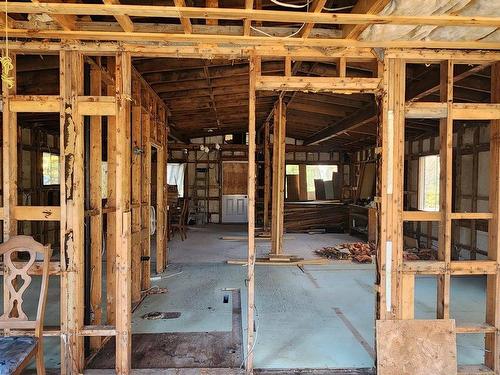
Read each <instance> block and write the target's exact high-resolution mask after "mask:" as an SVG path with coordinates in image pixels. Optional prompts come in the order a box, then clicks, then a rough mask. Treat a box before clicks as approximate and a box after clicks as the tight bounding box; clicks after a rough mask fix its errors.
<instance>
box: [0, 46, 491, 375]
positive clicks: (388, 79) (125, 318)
mask: <svg viewBox="0 0 500 375" xmlns="http://www.w3.org/2000/svg"><path fill="white" fill-rule="evenodd" d="M123 46H124V45H117V44H111V43H106V42H103V43H101V44H96V43H85V44H81V45H74V44H71V43H70V44H68V45H66V46H65V48H67V49H63V50H61V44H59V43H51V42H27V43H22V44H21V43H17V44H16V43H13V45H12V48H13V49H14V51H19V52H28V51H37V52H42V51H49V52H59V51H60V56H61V93H60V95H61V97H59V96H56V97H37V96H31V97H30V98H17V99H21V102H19V101H18V103H17V104H16V105H17V108H18V109H16V110H17V111H19V108H24V110H26V111H28V110H33V109H34V108H35V109H38V110H40V105H39V103H40V102H42V101H43V102H45V103H47V107H46V108H47V109H50V110H51V111H54V112H59V113H60V115H61V130H63V131H62V133H64V134H65V137H64V138H63V137H62V139H61V153H62V155H63V156H62V161H61V171H62V172H63V173H62V174H61V175H62V176H64V179H62V181H61V198H64V199H61V206H60V208H59V210H60V220H61V244H62V246H63V247H64V250H63V251H64V256H63V257H62V258H61V264H60V269H61V271H60V274H61V284H62V290H61V301H62V312H61V317H62V325H61V332H60V335H61V340H62V346H63V358H62V368H61V370H62V373H79V372H81V371H82V370H83V347H82V337H83V336H117V357H116V358H117V363H116V372H117V373H118V374H128V373H130V367H131V363H130V344H131V342H130V318H131V302H132V290H133V285H132V284H131V283H130V278H129V277H130V273H131V269H130V267H131V264H132V263H131V262H132V260H131V254H132V252H131V244H132V243H134V241H133V240H132V230H133V229H132V226H133V225H135V226H134V227H135V228H136V227H137V222H134V204H137V202H135V201H134V198H133V197H134V191H133V187H132V192H130V191H129V190H130V188H131V186H130V185H128V184H127V183H126V182H125V181H128V178H129V177H130V173H132V174H133V172H131V168H134V167H135V164H132V165H133V166H132V167H130V166H129V164H130V163H133V162H132V159H133V156H132V155H131V152H133V149H131V148H127V147H126V145H127V144H128V142H129V140H130V139H132V141H134V130H133V128H132V129H131V128H129V127H128V126H125V125H123V124H127V123H128V124H130V121H131V120H130V118H129V116H130V111H129V107H130V106H131V105H132V103H133V102H134V99H133V96H134V89H133V88H134V87H135V86H134V84H133V77H132V68H131V65H130V60H131V56H132V55H134V56H136V55H147V54H148V53H149V54H154V55H155V56H161V55H164V56H165V55H167V56H177V57H178V56H191V57H193V56H197V57H207V56H209V57H214V56H217V55H219V56H220V55H223V56H234V55H235V54H238V53H240V54H241V53H242V51H243V50H244V53H243V54H242V55H244V56H251V57H250V84H249V145H248V146H249V147H248V149H249V153H248V159H249V160H248V161H249V168H248V196H249V203H248V219H249V224H248V230H249V236H248V269H247V272H248V273H247V283H248V284H247V285H248V312H247V313H248V320H247V327H252V328H251V329H247V353H248V355H247V358H246V365H247V366H246V368H247V371H248V373H251V372H252V370H253V361H252V357H253V349H254V331H253V326H254V293H255V284H254V283H255V279H254V266H255V238H254V232H255V149H256V146H255V130H256V129H255V126H256V124H255V90H257V89H276V90H284V89H288V90H302V89H305V88H307V89H308V90H318V91H325V90H326V91H328V90H341V91H342V90H343V91H344V92H353V91H356V90H357V88H360V89H363V90H364V92H366V90H368V91H369V92H373V93H377V94H380V92H382V93H383V104H382V125H381V127H382V138H381V146H382V148H381V152H382V157H381V174H380V184H379V185H380V209H381V215H380V238H379V254H378V255H379V256H378V262H379V264H378V270H379V272H380V275H379V280H378V281H379V283H378V296H379V299H378V306H379V310H378V318H379V319H404V318H409V319H411V318H412V308H413V306H412V304H413V280H414V277H415V275H416V274H433V275H440V276H441V277H442V278H443V281H442V283H441V285H442V286H441V290H442V292H441V297H440V298H441V301H440V304H441V308H440V311H441V312H440V315H441V316H443V317H444V316H446V314H447V309H448V307H447V306H446V302H447V297H446V293H447V292H449V282H447V278H448V277H449V276H451V275H461V274H487V275H488V276H487V277H488V283H487V288H488V289H487V296H488V299H487V301H488V302H487V303H488V305H487V316H486V320H487V325H485V326H481V327H459V328H457V330H458V331H460V332H484V333H485V334H486V335H487V342H486V345H487V349H488V351H489V352H488V353H491V354H487V356H486V362H487V365H488V366H489V367H490V368H492V369H494V371H496V372H497V373H498V371H499V370H498V369H499V364H498V357H499V356H498V330H499V328H500V327H499V324H500V321H499V320H500V319H499V316H498V315H499V314H498V301H499V294H500V293H499V290H500V286H499V271H498V270H499V264H498V262H499V258H498V256H497V253H498V248H499V247H500V243H499V237H498V232H499V230H500V226H499V222H500V220H499V214H500V203H499V202H500V198H499V196H500V192H499V187H500V170H499V168H500V167H499V165H500V163H499V162H498V160H499V159H500V156H499V155H500V141H499V137H500V136H499V130H498V129H499V128H500V125H499V118H500V116H496V115H494V114H495V113H498V102H499V101H500V99H499V97H498V95H499V94H498V91H499V89H498V87H499V83H498V74H495V75H492V76H493V77H495V78H494V80H493V82H492V86H493V87H492V89H493V91H494V95H493V97H494V98H495V103H494V104H491V105H481V106H480V105H467V106H466V105H459V104H458V103H452V102H451V101H450V90H451V88H450V87H449V86H450V85H449V81H450V79H449V77H450V74H451V73H450V72H451V71H452V66H453V63H458V62H466V63H474V62H477V61H488V60H492V59H497V60H500V58H498V55H495V53H492V54H482V53H476V52H471V53H468V52H466V51H464V52H462V51H444V52H443V51H432V50H423V51H420V50H419V51H416V50H387V51H386V54H385V61H384V63H383V64H381V66H382V67H383V73H382V74H381V75H380V76H379V77H377V78H371V79H369V80H370V81H363V82H360V81H359V79H354V78H351V79H349V77H347V78H343V80H342V82H341V81H340V80H334V79H328V80H311V81H310V82H309V84H307V81H308V78H306V77H303V81H302V82H297V80H294V79H289V78H284V77H276V78H275V77H271V78H269V77H266V78H265V79H262V77H259V76H260V68H259V67H260V58H261V55H259V53H258V52H259V51H262V55H267V56H269V55H273V56H275V55H279V56H284V55H288V56H290V55H293V53H294V52H291V51H290V50H288V49H287V48H284V47H283V46H281V47H279V46H278V48H277V50H276V51H270V50H268V49H267V48H261V47H258V48H255V49H253V50H251V51H250V49H248V48H244V49H243V48H239V47H238V48H234V49H228V48H226V47H214V49H213V50H210V47H207V48H206V49H204V50H203V51H201V52H200V50H198V49H197V48H194V47H191V46H186V47H177V46H174V47H170V46H166V47H164V46H151V47H147V48H143V47H144V46H142V48H141V46H139V47H137V46H135V45H133V44H126V45H125V48H123ZM282 47H283V48H282ZM264 50H267V52H266V51H264ZM356 52H358V51H356V50H355V49H353V50H350V52H349V53H352V55H353V56H352V57H353V58H356V57H359V55H356ZM295 53H296V54H297V55H298V56H297V58H299V59H300V58H304V56H306V57H307V58H310V57H311V56H312V58H313V59H333V58H337V57H339V54H340V53H339V52H338V51H337V52H335V51H334V52H324V51H323V52H318V51H315V50H314V49H309V48H300V47H298V49H297V50H295ZM84 54H89V55H94V56H99V55H103V56H104V55H108V56H109V55H113V56H115V58H116V66H115V67H114V69H113V71H115V72H116V74H115V82H114V86H115V87H114V92H112V90H110V91H108V95H107V96H105V97H103V98H101V97H99V98H95V97H83V96H82V93H81V87H79V86H80V81H81V80H80V81H79V80H78V78H81V76H80V74H82V65H83V58H84V56H83V55H84ZM325 54H326V55H325ZM342 54H343V56H342V57H345V56H344V53H342ZM449 60H452V63H450V62H449ZM14 61H15V59H14ZM409 61H419V62H432V61H439V62H442V61H446V67H447V69H448V70H447V74H446V84H444V83H443V92H445V90H446V96H444V95H443V96H442V104H441V105H442V108H441V109H440V111H438V112H439V116H444V115H443V114H444V113H445V114H446V119H445V120H443V121H442V122H443V123H446V125H444V130H443V131H442V138H444V139H445V140H446V141H448V140H449V124H450V123H451V121H450V119H453V118H457V117H456V116H461V117H465V118H470V117H473V116H480V117H482V118H489V117H491V116H493V118H491V119H492V120H493V121H492V130H493V131H492V135H491V152H492V154H491V155H492V159H491V160H492V163H491V166H492V167H491V175H490V176H491V178H490V183H491V187H490V194H493V195H491V199H490V212H489V213H487V214H484V219H485V220H489V223H490V225H491V226H492V229H493V230H490V254H489V260H488V261H480V262H474V263H470V262H460V264H456V263H455V262H453V261H449V257H448V255H449V252H450V251H451V249H449V248H448V249H446V248H443V249H442V250H443V252H442V259H439V260H438V261H436V262H431V263H429V264H421V263H418V262H415V263H413V264H407V262H403V260H402V246H401V245H402V223H403V221H404V220H407V219H408V218H409V217H411V218H412V219H414V220H422V221H426V220H438V221H440V223H441V225H442V226H443V227H444V228H449V224H448V223H449V222H450V221H451V220H455V219H456V218H458V217H461V218H467V217H468V216H469V215H468V214H466V213H462V214H460V215H457V214H456V213H453V212H451V208H450V205H449V203H448V201H447V200H446V199H448V195H447V194H448V193H447V191H448V189H447V190H446V194H445V196H444V198H443V202H441V203H442V206H443V208H444V210H445V212H444V213H443V214H440V215H438V216H436V215H432V214H427V213H418V212H412V213H407V212H404V211H403V208H402V192H403V186H402V185H403V183H402V172H401V171H402V170H403V168H402V163H403V162H404V150H403V144H404V142H403V140H404V130H403V129H404V118H405V113H406V114H407V113H409V108H407V107H408V105H405V102H404V65H405V63H406V62H409ZM443 65H444V63H443ZM495 71H496V72H498V63H497V65H495ZM443 79H444V78H443ZM305 85H307V86H305ZM141 91H142V90H141ZM13 96H15V90H7V89H5V87H4V90H3V100H4V113H3V118H4V120H3V121H4V129H3V132H4V133H3V134H4V149H3V156H4V168H3V173H4V181H3V184H4V192H5V194H4V207H3V210H2V211H3V216H2V219H3V220H4V228H6V229H4V230H5V232H6V234H7V235H11V234H14V231H13V229H12V228H13V226H12V224H13V223H14V222H15V220H16V210H15V206H16V202H17V201H16V200H15V199H13V197H14V196H15V194H16V191H15V189H14V188H13V185H15V184H12V183H11V184H10V185H9V181H15V179H14V180H10V179H9V178H5V176H7V177H9V176H12V175H14V174H13V171H15V168H16V166H17V163H16V162H14V161H15V160H16V159H15V155H14V154H13V152H12V147H10V148H9V147H8V145H6V143H7V142H8V141H7V140H9V139H13V138H12V137H13V134H15V131H16V130H15V127H12V126H9V125H12V124H13V123H15V121H16V120H15V113H16V112H15V111H13V110H12V109H15V108H16V107H12V108H11V104H12V98H13ZM109 96H112V98H109ZM89 103H92V105H89ZM110 103H111V104H110ZM158 103H159V101H158ZM158 103H157V104H156V105H158ZM135 106H137V105H136V104H135ZM153 107H155V106H154V105H153V106H151V108H153ZM147 108H148V110H149V108H150V107H149V106H148V107H147ZM420 109H421V110H426V111H431V112H436V111H435V105H431V104H429V105H428V106H425V105H421V108H420ZM136 110H137V109H136ZM141 111H142V105H141ZM151 111H153V110H152V109H151ZM457 114H458V115H457ZM492 114H493V115H492ZM85 115H92V116H99V115H101V116H104V115H106V116H115V117H116V127H117V132H116V145H115V147H116V159H117V160H116V162H115V163H116V172H115V175H114V177H113V180H114V181H115V184H116V185H115V189H116V191H115V194H116V205H115V206H114V207H110V206H108V207H104V208H102V210H101V212H102V213H109V212H115V216H116V220H115V222H114V223H113V228H114V230H115V238H114V240H113V243H114V245H115V246H117V248H116V276H115V277H116V278H115V279H114V281H115V285H114V288H113V289H114V290H115V293H116V295H115V308H116V311H117V314H116V323H115V324H116V325H115V324H113V325H106V326H104V325H98V326H90V327H89V326H84V325H83V322H82V315H81V314H83V300H82V294H83V274H82V266H83V261H82V253H83V234H82V233H81V232H80V228H82V227H83V225H79V224H81V223H82V222H83V217H84V214H85V213H84V208H83V199H82V196H83V194H82V178H83V171H82V169H83V168H82V161H83V155H82V153H83V142H82V141H83V136H82V133H81V131H82V129H81V123H82V117H83V116H85ZM136 115H137V114H136ZM442 118H444V117H442ZM136 119H137V118H136ZM161 122H162V118H161V116H159V120H158V123H160V124H161ZM6 124H7V126H5V125H6ZM163 125H164V124H163ZM13 128H14V130H13ZM136 135H137V134H136ZM151 138H152V139H153V141H154V142H155V143H158V144H162V145H163V152H162V153H163V155H164V156H165V157H166V129H165V128H164V127H162V126H160V127H158V128H157V129H156V128H155V130H153V131H151ZM14 139H15V138H14ZM14 144H15V143H14ZM444 144H446V145H447V147H445V148H444V150H443V151H442V152H443V153H444V154H443V155H449V147H450V144H449V142H444ZM10 145H12V143H11V144H10ZM5 146H7V147H5ZM444 159H445V160H444V161H443V163H446V165H445V166H446V168H445V170H448V161H447V160H448V159H447V158H446V157H445V158H444ZM164 162H165V161H164ZM443 165H444V164H443ZM447 178H448V174H447V173H444V172H443V179H445V180H446V179H447ZM444 186H445V187H447V186H448V185H447V184H444ZM131 194H132V200H130V197H131ZM135 197H136V198H137V195H136V196H135ZM75 199H76V201H75ZM162 202H163V204H164V207H165V204H166V203H165V199H164V200H163V201H162ZM141 204H142V202H141ZM43 210H44V208H43V207H33V208H32V210H31V213H30V215H33V216H32V217H34V218H39V217H40V213H41V212H42V211H43ZM54 210H57V208H55V209H54ZM477 216H478V215H477V214H475V216H474V218H477ZM5 223H8V225H7V226H6V225H5ZM134 223H135V224H134ZM141 230H142V227H141ZM448 235H449V230H445V235H444V236H443V238H442V240H441V243H442V244H446V243H447V241H448V238H447V237H446V236H448ZM164 262H165V259H164V260H163V262H162V264H164ZM70 290H71V291H72V292H73V291H76V293H69V291H70ZM136 293H137V290H136Z"/></svg>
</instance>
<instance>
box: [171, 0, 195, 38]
mask: <svg viewBox="0 0 500 375" xmlns="http://www.w3.org/2000/svg"><path fill="white" fill-rule="evenodd" d="M174 4H175V6H176V7H178V8H185V7H186V2H185V1H184V0H174ZM180 13H181V12H180V10H179V11H178V14H176V15H175V16H174V17H177V16H178V15H179V14H180ZM179 18H180V21H181V24H182V27H183V28H184V33H185V34H191V33H192V32H193V26H192V25H191V20H190V19H189V17H185V16H181V17H179Z"/></svg>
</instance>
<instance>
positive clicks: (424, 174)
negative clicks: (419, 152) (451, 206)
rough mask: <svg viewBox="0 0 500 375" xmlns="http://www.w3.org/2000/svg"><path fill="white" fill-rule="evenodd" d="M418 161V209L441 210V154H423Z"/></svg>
mask: <svg viewBox="0 0 500 375" xmlns="http://www.w3.org/2000/svg"><path fill="white" fill-rule="evenodd" d="M418 163H419V165H418V172H419V174H418V176H419V181H418V209H419V210H421V211H439V155H429V156H421V157H420V158H419V161H418Z"/></svg>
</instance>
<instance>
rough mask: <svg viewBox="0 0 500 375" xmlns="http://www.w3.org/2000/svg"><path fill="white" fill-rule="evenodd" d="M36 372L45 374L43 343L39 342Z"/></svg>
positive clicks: (38, 374) (40, 374) (41, 374)
mask: <svg viewBox="0 0 500 375" xmlns="http://www.w3.org/2000/svg"><path fill="white" fill-rule="evenodd" d="M36 373H37V375H45V363H44V359H43V344H42V342H38V348H37V351H36Z"/></svg>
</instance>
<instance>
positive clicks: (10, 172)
mask: <svg viewBox="0 0 500 375" xmlns="http://www.w3.org/2000/svg"><path fill="white" fill-rule="evenodd" d="M10 57H11V59H12V64H13V65H14V69H13V70H12V71H11V72H10V73H9V75H10V76H11V77H16V55H15V54H10ZM16 83H17V82H16V81H14V87H12V88H9V87H8V86H7V84H6V83H5V82H3V81H2V103H3V111H2V121H3V125H2V126H3V130H2V158H3V160H2V163H3V181H2V182H3V187H2V188H3V215H4V216H3V240H4V241H7V240H8V239H9V237H10V236H15V235H16V234H17V221H16V219H15V218H14V207H15V206H16V205H17V113H15V112H11V111H10V97H11V96H13V95H15V94H16ZM8 293H9V289H8V288H7V283H5V282H4V283H3V295H4V296H8V295H9V294H8ZM3 302H4V310H3V311H8V309H9V299H8V298H5V297H4V299H3Z"/></svg>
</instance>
